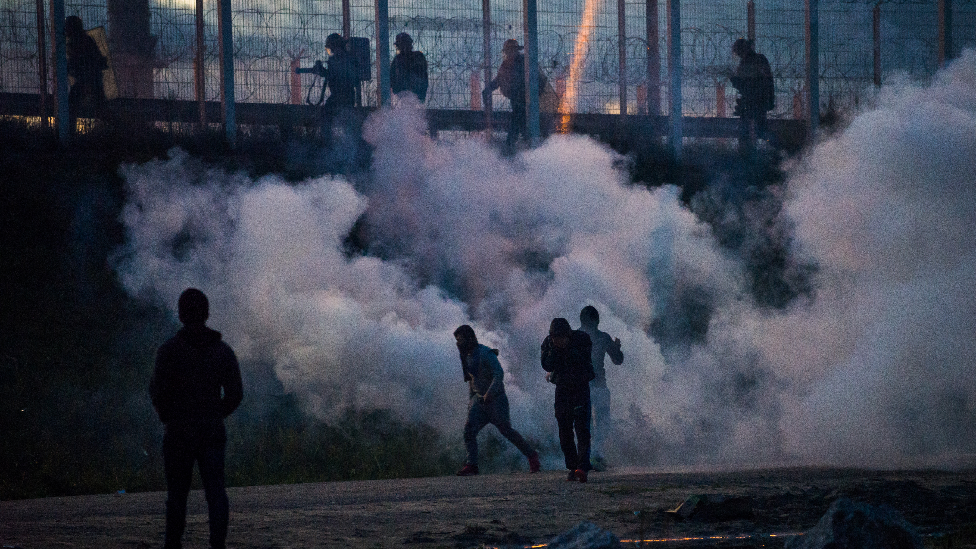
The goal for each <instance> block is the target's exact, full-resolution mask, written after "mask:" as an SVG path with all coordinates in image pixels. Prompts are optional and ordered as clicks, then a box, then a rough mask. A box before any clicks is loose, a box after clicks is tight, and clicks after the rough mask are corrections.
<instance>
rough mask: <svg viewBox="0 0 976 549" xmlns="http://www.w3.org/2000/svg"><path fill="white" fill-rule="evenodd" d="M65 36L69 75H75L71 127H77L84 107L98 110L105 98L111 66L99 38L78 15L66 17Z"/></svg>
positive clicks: (69, 97)
mask: <svg viewBox="0 0 976 549" xmlns="http://www.w3.org/2000/svg"><path fill="white" fill-rule="evenodd" d="M64 36H65V49H66V54H67V58H68V76H69V77H70V78H71V88H70V90H69V91H68V110H69V111H70V112H69V124H70V129H71V131H74V130H75V126H76V122H77V120H78V112H79V110H80V109H85V110H87V111H89V112H91V113H93V114H98V111H99V110H100V109H101V107H102V103H104V101H105V89H104V87H103V85H102V71H104V70H105V69H107V68H108V60H107V59H105V56H104V55H102V52H101V51H100V50H99V49H98V44H96V43H95V39H94V38H92V37H91V36H89V35H88V33H87V32H85V26H84V24H83V23H82V21H81V18H80V17H78V16H77V15H72V16H70V17H67V18H65V20H64Z"/></svg>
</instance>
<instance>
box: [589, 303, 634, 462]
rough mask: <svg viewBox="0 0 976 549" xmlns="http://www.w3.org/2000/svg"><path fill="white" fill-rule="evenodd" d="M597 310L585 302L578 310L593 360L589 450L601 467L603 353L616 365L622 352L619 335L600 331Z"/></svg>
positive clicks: (605, 407)
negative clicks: (588, 340)
mask: <svg viewBox="0 0 976 549" xmlns="http://www.w3.org/2000/svg"><path fill="white" fill-rule="evenodd" d="M599 325H600V313H599V311H597V310H596V307H594V306H592V305H587V306H586V307H583V310H581V311H580V330H581V331H583V332H585V333H586V335H588V336H590V342H591V343H592V344H593V350H592V354H591V356H590V358H591V362H592V363H593V374H594V376H595V377H594V378H593V381H591V382H590V403H591V404H592V406H593V423H592V425H591V431H590V434H591V439H592V444H591V454H592V457H593V459H592V461H593V465H594V468H595V469H596V470H597V471H602V470H604V469H605V468H606V460H605V459H604V457H603V440H604V438H605V437H606V434H607V430H608V429H609V422H610V389H608V388H607V368H606V366H605V365H604V357H605V356H606V355H609V356H610V361H611V362H613V363H614V364H616V365H618V366H619V365H620V364H623V362H624V354H623V352H622V351H621V350H620V339H619V338H618V339H614V338H611V337H610V334H608V333H606V332H604V331H601V330H600V329H599V328H598V326H599Z"/></svg>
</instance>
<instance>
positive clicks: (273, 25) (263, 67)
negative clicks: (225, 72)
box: [0, 0, 976, 117]
mask: <svg viewBox="0 0 976 549" xmlns="http://www.w3.org/2000/svg"><path fill="white" fill-rule="evenodd" d="M111 1H112V0H65V12H66V15H78V16H80V17H81V18H82V19H83V21H84V23H85V26H86V27H89V28H90V27H96V26H104V27H106V29H107V32H108V35H109V37H110V42H111V44H112V47H113V52H112V57H113V62H115V64H116V66H117V68H119V67H125V66H126V63H128V67H129V69H132V66H133V64H136V65H139V67H140V68H141V69H142V70H144V71H146V72H147V74H150V71H151V74H150V76H149V77H148V78H149V79H151V90H142V91H137V90H132V89H126V88H125V87H123V88H122V90H121V92H122V94H123V95H126V94H130V95H131V94H138V95H142V96H150V95H151V96H152V97H154V98H158V99H181V100H194V99H197V98H198V96H197V95H196V90H195V79H194V68H195V59H196V55H197V45H196V44H197V30H198V25H197V9H196V7H197V4H196V1H195V0H150V3H149V17H148V35H149V38H148V43H146V44H143V49H144V50H145V51H146V53H145V54H144V55H142V57H139V56H135V57H133V56H132V55H131V52H132V51H134V50H133V49H132V48H131V47H129V48H128V49H127V52H128V53H126V54H122V53H119V54H118V55H117V54H116V52H115V48H116V47H117V46H118V45H120V44H122V45H125V41H126V40H128V38H126V36H127V35H126V33H125V32H124V30H125V29H119V28H116V29H113V28H112V25H113V22H114V21H113V20H112V17H110V8H109V6H107V3H110V2H111ZM47 4H48V2H47V1H43V2H38V1H37V0H3V3H2V4H0V92H16V93H37V91H38V88H39V86H40V81H41V80H40V77H39V74H38V71H39V63H40V60H41V56H47V58H48V59H49V58H50V50H51V47H50V36H51V31H50V20H49V16H48V14H42V19H40V21H44V22H45V25H46V27H45V28H44V29H43V33H44V35H45V40H46V42H45V43H46V46H45V48H46V49H45V50H43V51H40V50H39V41H38V29H39V26H38V23H39V18H38V9H39V8H38V6H42V8H41V9H43V6H46V5H47ZM202 4H203V13H202V15H203V17H202V21H203V26H202V31H203V34H202V39H203V44H204V48H203V51H202V54H203V57H202V58H203V71H204V78H203V82H204V87H203V94H204V98H205V99H206V100H219V98H220V88H219V67H220V64H219V59H218V55H219V47H218V36H217V26H218V24H217V5H216V4H217V2H215V1H214V0H206V1H204V2H202ZM748 4H750V2H747V1H746V0H724V1H723V0H683V1H682V2H681V21H682V22H681V55H682V62H683V71H682V72H683V89H682V108H683V110H684V113H685V114H686V115H690V116H727V115H730V114H731V110H732V105H733V104H734V99H735V93H734V90H733V89H732V88H731V86H729V85H728V84H727V78H726V72H727V70H728V69H730V68H731V67H733V66H734V64H735V59H734V58H733V57H732V54H731V44H732V42H733V41H734V40H735V39H736V38H738V37H741V36H746V35H747V33H748V32H749V30H750V11H749V9H748ZM752 4H753V6H754V11H753V12H752V13H753V17H754V25H753V28H754V29H755V39H756V46H757V50H758V51H760V52H761V53H764V54H766V55H767V57H768V58H769V60H770V62H771V64H772V67H773V71H774V75H775V77H776V84H777V101H776V110H775V112H774V116H779V117H792V116H794V113H799V112H802V108H800V107H798V106H797V101H801V102H802V100H803V97H804V96H803V94H802V91H803V89H804V86H805V85H806V82H807V78H806V62H805V29H806V27H805V24H804V16H805V13H804V3H803V2H798V1H795V0H793V1H790V0H769V1H764V0H754V2H752ZM943 5H948V6H950V9H951V13H950V15H951V18H950V19H949V21H951V24H950V26H949V28H948V29H947V31H948V33H950V36H951V40H952V49H953V51H955V52H959V51H961V50H962V49H963V48H966V47H972V46H974V45H976V0H952V1H951V2H945V3H944V4H943ZM232 6H233V7H232V10H233V15H232V17H233V37H234V58H235V96H236V99H237V101H240V102H258V103H294V102H304V101H305V100H306V98H307V97H309V95H310V94H309V88H310V87H311V86H313V85H314V84H315V83H314V81H313V79H314V77H313V76H312V75H295V74H294V70H293V69H294V68H295V67H296V66H309V65H311V64H312V63H313V62H314V61H315V60H316V59H324V57H325V55H326V54H325V38H326V36H328V35H329V34H330V33H333V32H338V33H340V34H343V33H345V32H348V33H349V34H350V35H352V36H361V37H366V38H368V39H369V41H370V48H371V50H372V52H371V56H370V59H371V60H372V63H373V65H374V66H373V67H372V74H373V75H374V78H373V79H372V80H371V81H369V82H366V83H365V84H364V91H363V99H364V101H363V102H364V104H365V105H376V104H377V93H376V92H377V90H376V87H377V79H376V78H375V75H376V74H377V73H376V70H375V69H376V67H375V63H376V61H375V60H376V51H375V48H376V32H375V31H376V25H377V23H376V13H375V6H374V4H373V0H351V1H348V2H347V3H346V4H345V6H344V5H343V1H342V0H234V1H233V4H232ZM648 6H653V7H656V8H657V13H655V14H652V16H651V17H650V18H648V17H647V13H646V12H647V9H648ZM819 6H820V9H819V14H820V33H819V44H820V48H819V71H820V75H819V76H820V97H821V103H822V106H823V107H826V106H827V105H828V104H829V103H833V104H834V105H837V106H839V107H844V106H847V105H850V104H852V103H856V102H857V101H858V100H859V99H860V98H861V97H863V96H864V94H865V93H866V92H867V91H868V90H869V89H870V88H871V87H872V86H873V85H874V83H875V81H876V79H878V78H880V79H881V80H884V79H887V78H890V77H892V75H894V74H896V73H907V74H908V75H909V76H911V77H914V78H920V79H925V78H928V77H930V76H931V75H932V74H934V72H935V71H936V70H937V68H938V65H939V46H940V32H939V14H938V6H939V3H938V2H937V0H928V1H923V0H889V1H881V2H878V1H877V0H820V2H819ZM344 7H345V10H346V12H345V14H344ZM667 8H668V6H667V1H666V0H661V1H660V2H657V1H648V0H618V1H613V0H560V1H557V2H546V3H540V4H539V12H538V37H539V39H538V40H539V49H538V51H539V55H538V58H539V67H540V71H541V72H542V74H543V75H545V76H546V77H547V78H548V80H549V82H550V83H551V84H552V85H553V87H554V88H555V89H556V91H557V92H561V91H563V90H564V89H565V87H566V86H567V85H572V86H573V88H574V90H575V91H576V94H575V95H576V101H575V102H574V106H573V110H574V111H575V112H580V113H601V112H602V113H617V112H620V110H621V105H620V100H621V98H622V97H625V99H626V102H627V104H626V111H627V112H629V113H641V112H648V110H649V109H650V110H651V111H654V110H657V111H658V112H661V113H664V112H667V110H666V109H667V93H666V88H667V75H668V66H667V52H668V36H669V33H668V32H667V30H666V29H667V25H668V21H669V18H668V16H667ZM620 9H623V10H624V17H623V18H618V11H619V10H620ZM652 9H653V8H652ZM483 15H484V12H483V9H482V4H481V2H476V1H472V0H464V1H460V2H459V1H457V0H451V1H447V0H424V1H421V0H390V2H389V27H390V28H389V31H390V32H389V36H390V38H391V41H392V37H393V36H395V35H396V34H397V33H398V32H401V31H405V32H408V33H410V34H411V35H412V37H413V40H414V44H415V47H416V49H419V50H421V51H423V52H424V53H425V54H426V55H427V59H428V64H429V71H430V90H429V94H428V106H429V107H432V108H443V109H470V108H476V107H477V103H478V101H479V99H478V98H479V93H477V92H480V89H481V87H483V86H484V84H485V83H484V76H485V67H484V53H483V39H484V32H483V31H484V25H483V21H484V20H483ZM621 21H623V23H621ZM344 25H346V26H347V27H348V28H345V29H344ZM651 27H653V28H654V32H655V33H656V34H657V36H656V37H654V36H653V33H652V34H651V35H650V37H651V38H650V39H651V40H652V41H656V43H651V44H649V43H648V39H649V34H648V30H649V28H651ZM489 28H490V43H491V48H490V49H491V59H492V63H491V64H492V67H491V68H490V72H491V73H492V74H493V73H494V70H496V69H497V66H498V65H499V64H500V62H501V46H502V43H503V42H504V41H505V40H506V39H508V38H516V39H518V40H519V42H520V43H521V42H522V39H523V36H524V34H523V13H522V0H491V4H490V27H489ZM621 31H622V32H621ZM621 35H623V38H624V40H623V41H622V42H621V40H620V38H621ZM137 39H138V38H137ZM142 39H143V40H144V41H147V40H146V37H145V36H144V37H143V38H142ZM621 44H622V45H623V47H622V48H621ZM876 44H879V45H880V49H879V50H878V53H879V55H878V57H877V59H878V61H877V62H878V63H879V64H877V65H876V56H875V45H876ZM129 46H131V44H129ZM390 47H391V49H392V45H391V46H390ZM136 49H138V48H136ZM654 51H657V52H660V63H659V64H658V65H657V66H656V67H655V66H654V65H653V64H652V68H651V71H652V72H653V71H654V70H655V69H656V70H657V71H658V74H657V75H656V78H655V77H654V75H649V69H648V66H649V63H648V52H654ZM621 63H624V65H623V70H621ZM47 66H48V70H49V71H50V66H51V64H50V63H47ZM47 81H48V82H50V79H48V80H47ZM48 86H50V84H48ZM622 87H623V89H624V90H626V92H625V93H621V89H622ZM316 93H317V90H316V91H315V92H314V93H312V94H311V95H312V96H313V97H312V99H315V97H314V95H315V94H316ZM823 107H822V108H823ZM502 108H505V104H503V105H502ZM726 109H727V110H726Z"/></svg>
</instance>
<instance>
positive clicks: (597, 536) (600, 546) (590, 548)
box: [547, 522, 622, 549]
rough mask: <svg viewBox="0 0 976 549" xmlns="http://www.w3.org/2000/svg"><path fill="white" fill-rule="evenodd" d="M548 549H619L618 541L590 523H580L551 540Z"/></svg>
mask: <svg viewBox="0 0 976 549" xmlns="http://www.w3.org/2000/svg"><path fill="white" fill-rule="evenodd" d="M547 547H548V548H549V549H620V548H621V547H622V546H621V545H620V539H619V538H617V536H615V535H613V534H612V533H611V532H608V531H606V530H604V529H602V528H600V527H599V526H597V525H595V524H593V523H592V522H581V523H579V524H577V525H576V526H574V527H573V528H572V529H571V530H569V531H567V532H564V533H562V534H560V535H559V536H557V537H555V538H553V540H552V541H550V542H549V545H548V546H547Z"/></svg>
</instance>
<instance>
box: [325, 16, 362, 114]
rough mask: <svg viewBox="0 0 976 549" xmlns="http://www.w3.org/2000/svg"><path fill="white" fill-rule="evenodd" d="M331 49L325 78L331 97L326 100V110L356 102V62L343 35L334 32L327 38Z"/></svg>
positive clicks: (326, 43)
mask: <svg viewBox="0 0 976 549" xmlns="http://www.w3.org/2000/svg"><path fill="white" fill-rule="evenodd" d="M325 47H326V48H327V49H328V50H329V60H328V62H327V74H326V75H325V80H326V82H327V85H328V87H329V98H328V99H326V100H325V108H326V110H330V109H331V110H336V109H338V108H340V107H353V106H355V103H356V64H355V63H354V62H353V59H352V55H350V54H349V50H348V49H346V41H345V40H344V39H343V38H342V36H340V35H338V34H336V33H332V34H330V35H329V36H328V37H327V38H326V39H325Z"/></svg>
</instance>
